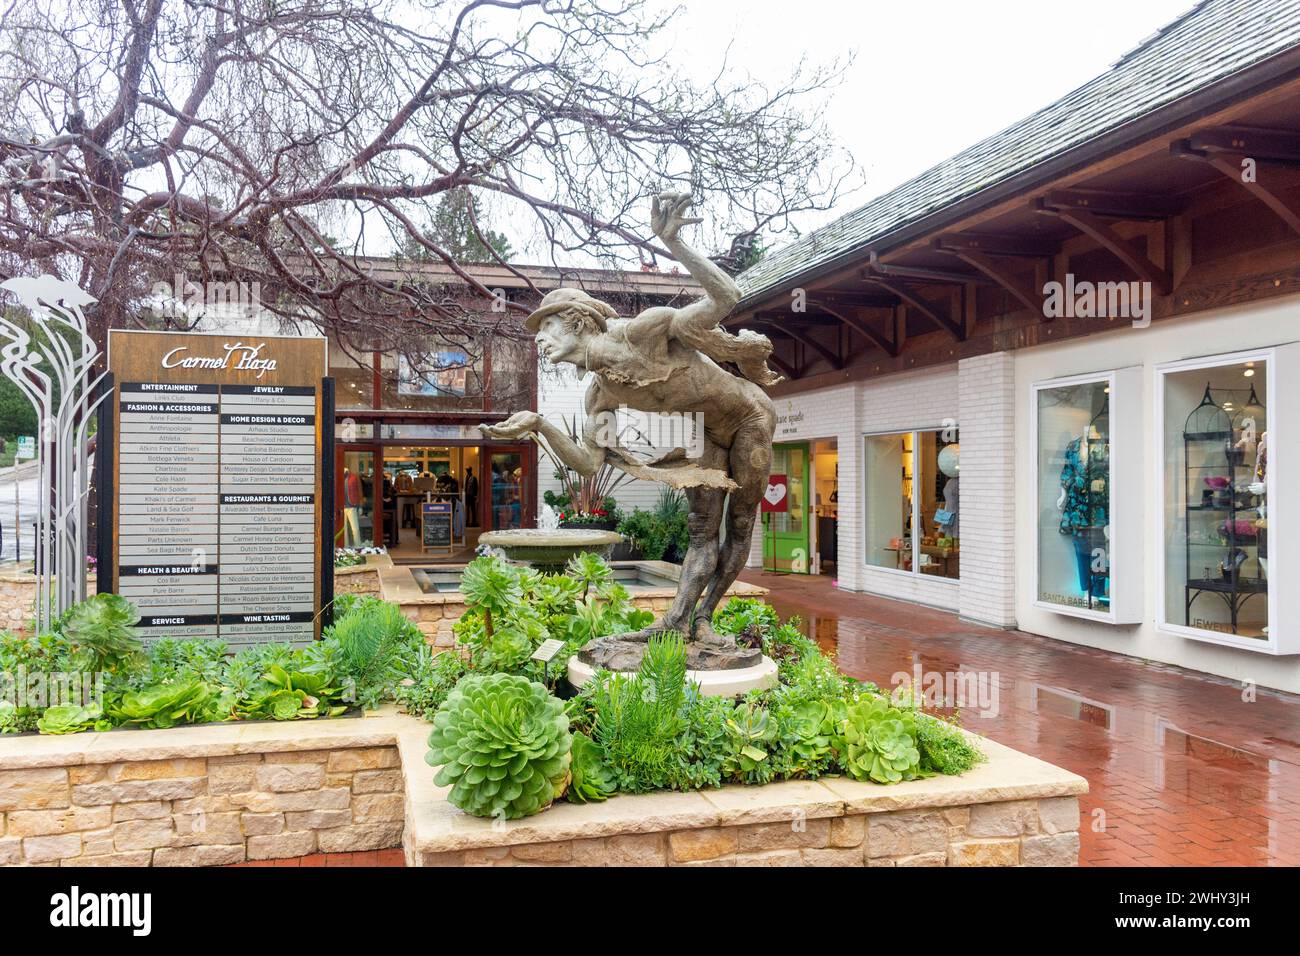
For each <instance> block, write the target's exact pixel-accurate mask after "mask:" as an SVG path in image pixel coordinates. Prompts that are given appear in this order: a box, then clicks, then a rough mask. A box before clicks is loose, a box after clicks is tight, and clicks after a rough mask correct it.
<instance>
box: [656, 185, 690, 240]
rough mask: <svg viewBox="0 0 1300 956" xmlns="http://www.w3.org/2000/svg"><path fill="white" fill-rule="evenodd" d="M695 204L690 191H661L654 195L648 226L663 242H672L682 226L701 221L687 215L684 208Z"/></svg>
mask: <svg viewBox="0 0 1300 956" xmlns="http://www.w3.org/2000/svg"><path fill="white" fill-rule="evenodd" d="M694 204H695V197H694V196H692V195H691V194H690V193H676V192H662V193H660V194H659V195H658V196H655V197H654V200H653V202H652V203H651V206H650V228H651V229H653V230H654V234H655V235H656V236H658V237H659V238H660V239H662V240H664V241H665V242H672V241H673V240H674V239H676V238H677V233H678V232H679V231H680V230H681V228H682V226H689V225H692V224H693V223H697V222H702V221H703V220H701V219H700V218H698V217H696V216H687V215H686V210H687V209H690V208H691V206H693V205H694Z"/></svg>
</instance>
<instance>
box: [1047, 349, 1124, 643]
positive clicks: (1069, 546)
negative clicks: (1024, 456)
mask: <svg viewBox="0 0 1300 956" xmlns="http://www.w3.org/2000/svg"><path fill="white" fill-rule="evenodd" d="M1141 387H1142V386H1141V370H1140V369H1138V368H1128V369H1121V370H1118V371H1111V372H1099V373H1096V374H1095V375H1087V376H1076V377H1073V378H1064V379H1053V380H1052V381H1048V382H1039V383H1036V384H1035V385H1034V388H1033V408H1032V412H1033V421H1034V433H1033V441H1034V448H1033V452H1032V460H1033V462H1034V502H1035V509H1036V514H1037V540H1036V546H1037V547H1036V551H1037V554H1036V557H1035V581H1036V584H1035V598H1034V603H1035V604H1036V605H1037V606H1039V607H1042V608H1044V609H1046V610H1050V611H1054V612H1056V613H1060V614H1071V615H1074V616H1077V617H1087V618H1091V619H1093V620H1098V621H1104V622H1107V623H1111V624H1116V623H1126V624H1128V623H1134V622H1137V621H1139V620H1141V604H1142V588H1143V582H1142V561H1141V552H1142V517H1141V514H1142V497H1143V491H1142V477H1141V467H1142V448H1141V444H1140V442H1141V405H1140V392H1141Z"/></svg>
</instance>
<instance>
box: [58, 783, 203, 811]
mask: <svg viewBox="0 0 1300 956" xmlns="http://www.w3.org/2000/svg"><path fill="white" fill-rule="evenodd" d="M206 785H207V780H206V779H205V778H203V777H189V778H186V779H182V780H128V781H122V782H120V783H86V784H81V785H80V786H76V787H73V788H72V802H73V803H75V804H77V805H78V806H83V807H93V806H99V805H101V804H105V803H138V802H140V801H142V800H184V799H186V798H187V797H197V796H199V795H200V794H202V793H203V792H204V790H205V787H206Z"/></svg>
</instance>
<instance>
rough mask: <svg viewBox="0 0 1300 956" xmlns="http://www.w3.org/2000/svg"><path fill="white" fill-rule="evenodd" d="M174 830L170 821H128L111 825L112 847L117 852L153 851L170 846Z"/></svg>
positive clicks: (173, 837) (174, 838)
mask: <svg viewBox="0 0 1300 956" xmlns="http://www.w3.org/2000/svg"><path fill="white" fill-rule="evenodd" d="M175 842H176V829H175V827H173V826H172V821H171V820H170V819H166V820H128V821H127V822H126V823H115V824H113V846H114V847H115V848H116V849H118V850H153V849H156V848H157V847H160V846H172V845H173V844H174V843H175Z"/></svg>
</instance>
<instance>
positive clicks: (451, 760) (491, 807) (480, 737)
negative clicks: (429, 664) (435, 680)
mask: <svg viewBox="0 0 1300 956" xmlns="http://www.w3.org/2000/svg"><path fill="white" fill-rule="evenodd" d="M572 744H573V738H572V736H570V734H569V718H568V717H566V716H565V713H564V704H563V703H562V702H561V701H559V700H557V699H556V698H554V697H552V696H551V695H550V693H549V692H548V691H547V690H546V688H545V687H544V686H543V685H541V684H539V683H537V682H536V681H530V680H528V679H527V678H526V677H515V676H513V675H510V674H491V675H484V676H479V675H476V676H472V677H466V678H465V679H463V680H462V681H461V682H460V683H459V684H457V685H456V687H455V689H453V690H452V692H451V694H450V695H449V696H448V697H447V700H446V701H445V702H444V703H443V705H442V707H440V708H439V709H438V713H437V714H436V715H435V716H434V718H433V733H431V734H430V735H429V753H428V754H426V755H425V758H424V759H425V760H426V761H427V762H428V763H429V764H430V765H431V766H434V767H441V768H442V769H440V770H439V771H438V775H437V776H436V777H435V778H434V782H435V783H436V784H438V786H440V787H445V786H447V785H448V784H450V785H451V793H450V794H449V795H448V797H447V799H448V800H450V801H451V804H452V806H455V807H459V808H460V809H462V810H464V811H465V812H466V813H470V814H473V815H474V816H476V817H495V816H504V817H505V818H506V819H507V820H514V819H517V818H518V817H526V816H528V815H529V814H532V813H537V812H538V811H541V810H545V809H546V808H547V807H549V806H550V805H551V803H552V802H553V801H554V800H556V799H557V798H558V797H560V796H562V795H563V794H564V790H565V788H566V787H567V786H568V785H569V759H570V758H569V750H570V748H571V747H572Z"/></svg>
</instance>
